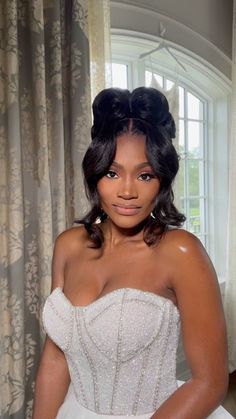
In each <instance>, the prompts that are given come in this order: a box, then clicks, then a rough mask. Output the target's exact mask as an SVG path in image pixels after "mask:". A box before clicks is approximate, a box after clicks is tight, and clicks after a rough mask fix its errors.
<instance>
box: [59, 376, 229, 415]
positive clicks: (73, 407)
mask: <svg viewBox="0 0 236 419" xmlns="http://www.w3.org/2000/svg"><path fill="white" fill-rule="evenodd" d="M181 384H183V382H178V385H181ZM154 413H155V411H154V412H150V413H145V414H142V415H135V416H134V415H130V416H129V415H104V414H99V413H95V412H93V411H92V410H89V409H87V408H85V407H84V406H82V405H81V404H80V403H78V401H77V400H76V398H75V394H74V391H73V389H72V386H70V388H69V391H68V393H67V395H66V397H65V400H64V403H63V404H62V405H61V407H60V409H59V411H58V414H57V416H56V419H127V418H133V419H134V418H135V419H150V418H151V416H152V415H153V414H154ZM208 419H233V416H231V415H230V414H229V413H228V412H227V411H226V410H225V409H224V408H223V407H222V406H219V407H218V408H217V409H216V410H215V411H214V412H213V413H211V415H210V416H208Z"/></svg>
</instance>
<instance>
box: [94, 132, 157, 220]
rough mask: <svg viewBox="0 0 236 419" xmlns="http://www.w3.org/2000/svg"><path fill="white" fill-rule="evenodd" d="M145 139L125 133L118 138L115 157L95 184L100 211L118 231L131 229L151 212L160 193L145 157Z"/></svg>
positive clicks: (155, 178)
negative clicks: (102, 211) (118, 228)
mask: <svg viewBox="0 0 236 419" xmlns="http://www.w3.org/2000/svg"><path fill="white" fill-rule="evenodd" d="M145 143H146V141H145V137H144V136H142V135H137V134H132V133H126V134H123V135H121V136H119V137H118V138H117V147H116V155H115V158H114V161H113V163H112V165H111V167H110V169H109V171H108V172H107V174H106V175H105V176H103V178H102V179H100V180H99V182H98V184H97V189H98V194H99V197H100V203H101V207H102V208H103V210H104V211H105V213H106V214H107V215H108V217H109V218H110V220H111V221H112V222H113V223H114V224H115V225H117V226H118V227H120V228H132V227H135V226H137V225H138V224H139V223H141V222H142V221H143V220H145V219H146V218H147V217H148V216H149V215H150V214H151V212H152V210H153V208H154V206H155V201H156V198H157V195H158V193H159V190H160V182H159V179H158V178H157V177H156V176H155V174H154V172H153V169H152V167H151V166H150V164H149V163H148V161H147V157H146V154H145Z"/></svg>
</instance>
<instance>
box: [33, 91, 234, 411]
mask: <svg viewBox="0 0 236 419" xmlns="http://www.w3.org/2000/svg"><path fill="white" fill-rule="evenodd" d="M93 114H94V124H93V127H92V130H91V133H92V142H91V144H90V146H89V148H88V150H87V152H86V154H85V157H84V161H83V170H84V177H85V185H86V190H87V194H88V197H89V199H90V202H91V211H90V212H89V213H88V214H87V215H86V216H85V217H84V219H82V220H80V224H82V226H78V227H76V228H72V229H70V230H67V231H65V232H64V233H62V234H61V235H60V236H59V237H58V238H57V240H56V243H55V249H54V256H53V264H52V294H51V295H50V296H49V297H48V299H47V301H46V304H45V308H44V313H43V321H44V326H45V329H46V331H47V334H48V336H49V337H47V339H46V343H45V347H44V351H43V354H42V359H41V363H40V367H39V371H38V377H37V382H36V398H35V409H34V416H33V417H34V419H54V418H55V417H56V418H57V419H66V418H68V419H78V418H80V419H81V418H82V419H92V418H102V417H104V418H108V419H109V418H123V417H129V416H130V417H131V416H135V417H137V418H140V419H141V418H142V419H147V418H153V419H154V418H158V419H168V418H170V419H177V418H178V419H190V418H191V419H203V418H206V417H207V416H208V415H210V414H211V413H212V412H213V411H214V409H215V408H216V407H217V406H218V405H219V404H220V403H221V401H222V400H223V398H224V395H225V391H226V388H227V376H228V373H227V349H226V337H225V336H226V334H225V322H224V315H223V310H222V304H221V298H220V292H219V287H218V284H217V279H216V275H215V271H214V269H213V267H212V264H211V262H210V260H209V258H208V256H207V254H206V252H205V250H204V249H203V246H202V245H201V243H200V242H199V240H198V239H197V238H196V237H194V236H193V235H192V234H190V233H188V232H186V231H184V230H182V229H178V228H177V227H179V226H181V224H182V223H183V222H184V220H185V218H184V216H183V215H182V214H180V213H179V212H178V210H177V209H176V208H175V206H174V204H173V192H172V184H173V180H174V178H175V175H176V173H177V171H178V167H179V165H178V156H177V153H176V151H175V148H174V147H173V144H172V138H173V137H174V136H175V124H174V121H173V118H172V116H171V114H170V113H169V107H168V102H167V100H166V98H165V96H163V94H162V93H160V92H158V91H157V90H155V89H152V88H144V87H140V88H138V89H135V90H134V91H133V92H132V93H130V92H129V91H128V90H120V89H106V90H104V91H102V92H101V93H100V94H99V95H98V96H97V97H96V98H95V100H94V103H93ZM179 324H180V326H181V333H182V337H183V343H184V348H185V353H186V358H187V361H188V364H189V366H190V368H191V372H192V378H191V379H190V380H188V381H187V382H186V383H185V384H184V385H182V386H181V387H180V388H178V387H177V383H176V376H175V364H176V349H177V345H178V331H179ZM68 389H69V390H68ZM211 417H214V413H213V415H212V416H211Z"/></svg>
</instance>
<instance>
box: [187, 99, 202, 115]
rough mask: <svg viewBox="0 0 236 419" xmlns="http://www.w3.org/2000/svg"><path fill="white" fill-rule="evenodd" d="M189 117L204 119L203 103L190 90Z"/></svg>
mask: <svg viewBox="0 0 236 419" xmlns="http://www.w3.org/2000/svg"><path fill="white" fill-rule="evenodd" d="M187 98H188V118H190V119H203V103H202V102H201V101H200V100H199V99H198V98H197V97H196V96H193V95H192V94H191V93H189V92H188V94H187Z"/></svg>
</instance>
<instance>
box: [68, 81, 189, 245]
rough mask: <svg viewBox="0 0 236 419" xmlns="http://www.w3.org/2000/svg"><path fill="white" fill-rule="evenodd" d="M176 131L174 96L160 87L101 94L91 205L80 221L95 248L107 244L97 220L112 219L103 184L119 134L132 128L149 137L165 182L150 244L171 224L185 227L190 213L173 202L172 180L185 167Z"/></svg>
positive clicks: (88, 177)
mask: <svg viewBox="0 0 236 419" xmlns="http://www.w3.org/2000/svg"><path fill="white" fill-rule="evenodd" d="M130 120H132V124H130ZM130 126H131V127H130ZM175 131H176V129H175V122H174V119H173V117H172V115H171V113H170V112H169V105H168V101H167V99H166V97H165V96H164V95H163V94H162V93H161V92H159V91H158V90H156V89H154V88H151V87H138V88H137V89H135V90H133V91H132V92H130V91H129V90H123V89H118V88H109V89H105V90H102V91H101V92H100V93H99V94H98V95H97V96H96V97H95V99H94V102H93V126H92V128H91V137H92V142H91V143H90V145H89V147H88V149H87V151H86V154H85V156H84V159H83V163H82V168H83V173H84V183H85V190H86V195H87V198H88V199H89V201H90V204H91V210H90V211H89V212H88V213H87V214H86V215H85V216H84V217H83V219H81V220H76V221H75V222H77V223H80V224H83V225H84V227H85V228H86V230H87V231H88V233H89V235H90V238H91V240H92V242H93V245H94V247H101V246H102V243H103V241H104V237H103V233H102V230H101V229H100V228H99V223H96V221H97V220H99V219H100V221H101V222H103V221H104V220H106V218H107V215H106V214H105V213H104V212H103V210H102V209H101V206H100V199H99V195H98V191H97V183H98V181H99V180H100V179H101V178H102V177H103V176H104V175H106V173H107V172H108V170H109V168H110V166H111V164H112V162H113V160H114V157H115V153H116V140H117V137H119V136H120V135H122V134H125V133H128V132H131V133H133V134H138V135H144V136H145V137H146V156H147V160H148V162H149V163H150V165H151V167H152V169H153V171H154V173H155V175H156V176H157V178H158V179H159V181H160V192H159V194H158V197H157V201H156V205H155V208H154V210H153V212H152V217H150V220H149V221H147V223H146V225H145V228H144V241H145V243H146V244H147V245H148V246H151V245H154V244H155V243H156V242H157V240H158V238H160V237H161V236H162V235H163V233H164V231H165V230H166V229H167V228H168V226H175V227H179V226H181V225H182V223H183V222H184V221H185V216H184V215H183V214H181V213H180V212H179V211H178V210H177V209H176V207H175V206H174V204H173V201H174V194H173V190H172V184H173V181H174V178H175V176H176V173H177V172H178V169H179V158H178V155H177V152H176V150H175V147H174V146H173V144H172V138H174V137H175Z"/></svg>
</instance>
